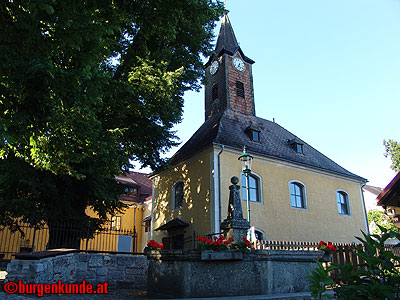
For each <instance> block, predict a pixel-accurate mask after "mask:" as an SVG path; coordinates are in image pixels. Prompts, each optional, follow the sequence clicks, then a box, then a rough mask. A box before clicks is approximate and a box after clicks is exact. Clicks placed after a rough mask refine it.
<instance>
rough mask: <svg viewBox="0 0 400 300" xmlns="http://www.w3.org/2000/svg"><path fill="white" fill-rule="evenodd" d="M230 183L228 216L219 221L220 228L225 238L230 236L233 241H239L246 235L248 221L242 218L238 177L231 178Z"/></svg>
mask: <svg viewBox="0 0 400 300" xmlns="http://www.w3.org/2000/svg"><path fill="white" fill-rule="evenodd" d="M231 182H232V185H231V186H229V204H228V216H227V218H226V219H225V220H224V221H223V222H222V223H221V229H222V230H223V232H224V235H225V236H226V237H227V238H230V237H232V238H233V239H234V240H235V242H239V241H241V240H242V238H243V237H246V236H247V231H248V229H249V228H250V223H249V222H248V221H247V220H246V219H244V218H243V211H242V203H241V200H240V186H238V185H237V184H238V182H239V178H237V177H236V176H234V177H232V178H231Z"/></svg>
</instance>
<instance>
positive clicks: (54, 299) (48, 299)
mask: <svg viewBox="0 0 400 300" xmlns="http://www.w3.org/2000/svg"><path fill="white" fill-rule="evenodd" d="M0 299H5V300H33V299H40V300H90V299H95V300H115V299H117V300H161V299H154V298H148V297H147V296H146V295H145V293H137V292H129V291H120V292H116V293H115V292H114V293H110V294H107V295H49V296H44V297H40V298H38V297H35V296H25V295H24V296H23V295H13V294H6V293H4V292H3V291H0ZM212 299H218V300H295V299H297V300H303V299H304V300H305V299H311V298H310V294H309V293H297V294H282V295H258V296H240V297H219V298H190V299H189V298H187V299H181V300H212Z"/></svg>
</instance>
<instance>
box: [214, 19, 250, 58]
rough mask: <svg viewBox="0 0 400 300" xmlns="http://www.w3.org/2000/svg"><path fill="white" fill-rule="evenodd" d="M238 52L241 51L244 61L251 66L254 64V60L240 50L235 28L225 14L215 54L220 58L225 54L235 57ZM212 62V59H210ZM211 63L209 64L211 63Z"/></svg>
mask: <svg viewBox="0 0 400 300" xmlns="http://www.w3.org/2000/svg"><path fill="white" fill-rule="evenodd" d="M236 51H239V52H240V54H241V55H242V57H243V59H244V60H245V61H246V62H248V63H249V64H253V63H254V60H252V59H250V58H248V57H247V56H246V55H244V53H243V51H242V49H241V48H240V46H239V44H238V42H237V40H236V37H235V33H234V32H233V28H232V25H231V21H229V18H228V15H227V14H224V16H223V17H222V20H221V28H220V30H219V34H218V40H217V44H216V45H215V50H214V52H215V54H216V55H217V57H218V56H221V55H222V54H224V53H227V54H229V55H233V54H235V53H236ZM210 61H211V58H210ZM210 61H209V62H208V63H210Z"/></svg>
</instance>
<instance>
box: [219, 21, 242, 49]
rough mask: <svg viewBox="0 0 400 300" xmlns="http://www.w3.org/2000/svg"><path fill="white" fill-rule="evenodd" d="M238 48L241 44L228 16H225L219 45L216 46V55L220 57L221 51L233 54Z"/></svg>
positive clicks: (220, 31)
mask: <svg viewBox="0 0 400 300" xmlns="http://www.w3.org/2000/svg"><path fill="white" fill-rule="evenodd" d="M238 48H239V44H238V42H237V40H236V37H235V33H234V32H233V29H232V25H231V22H230V21H229V18H228V16H227V15H226V14H225V15H224V16H223V17H222V21H221V28H220V30H219V35H218V40H217V45H216V46H215V54H217V56H219V54H220V53H221V51H225V52H228V53H229V54H233V53H235V52H236V50H237V49H238Z"/></svg>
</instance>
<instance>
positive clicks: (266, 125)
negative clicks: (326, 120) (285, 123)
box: [169, 109, 366, 182]
mask: <svg viewBox="0 0 400 300" xmlns="http://www.w3.org/2000/svg"><path fill="white" fill-rule="evenodd" d="M249 126H252V127H254V128H257V129H258V130H260V142H257V141H251V140H250V138H249V136H248V134H247V133H246V129H247V128H248V127H249ZM291 140H296V141H298V142H299V143H301V144H303V154H299V153H296V151H294V150H293V148H292V147H291V146H290V144H289V141H291ZM213 144H217V145H224V146H226V147H229V148H231V149H237V150H239V151H241V150H242V149H243V145H245V146H246V149H247V152H248V153H251V154H256V155H260V156H264V157H268V158H272V159H276V160H279V161H283V162H289V163H293V164H296V165H299V166H304V167H309V168H312V169H316V170H321V171H325V172H329V173H332V174H336V175H341V176H344V177H348V178H352V179H355V180H358V181H362V182H365V181H366V179H364V178H362V177H360V176H358V175H355V174H353V173H351V172H349V171H347V170H346V169H344V168H342V167H341V166H339V165H338V164H337V163H335V162H334V161H332V160H331V159H329V158H328V157H326V156H325V155H323V154H322V153H320V152H319V151H317V150H316V149H314V148H313V147H311V146H310V145H308V144H307V143H306V142H304V141H303V140H301V139H300V138H298V137H297V136H295V135H294V134H292V133H291V132H289V131H287V130H286V129H285V128H283V127H281V126H280V125H278V124H276V123H275V122H271V121H268V120H265V119H262V118H259V117H256V116H251V115H244V114H241V113H237V112H234V111H232V110H230V109H226V110H225V111H222V112H220V113H218V114H216V115H215V116H213V117H212V118H210V119H208V120H207V121H206V122H204V123H203V125H202V126H201V127H200V128H199V129H198V130H197V131H196V132H195V133H194V134H193V136H192V137H191V138H190V139H189V140H188V141H187V142H186V143H185V144H184V145H183V146H182V147H181V148H180V149H179V150H178V152H177V153H175V155H174V156H172V157H171V159H170V161H169V164H170V165H172V166H173V165H176V164H178V163H180V162H182V161H184V160H186V159H188V158H190V157H192V156H194V155H195V154H197V153H200V152H201V151H203V150H205V149H207V148H209V147H211V146H212V145H213Z"/></svg>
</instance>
